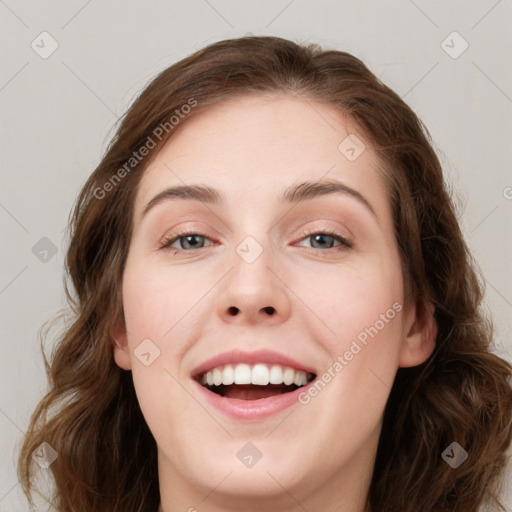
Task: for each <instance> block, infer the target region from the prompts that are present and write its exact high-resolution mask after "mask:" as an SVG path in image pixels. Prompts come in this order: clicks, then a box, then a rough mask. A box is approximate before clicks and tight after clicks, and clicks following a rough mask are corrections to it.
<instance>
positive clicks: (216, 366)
mask: <svg viewBox="0 0 512 512" xmlns="http://www.w3.org/2000/svg"><path fill="white" fill-rule="evenodd" d="M193 374H194V376H195V380H197V381H198V382H199V383H200V384H201V385H202V386H204V387H205V388H206V389H208V390H209V391H211V392H213V393H215V394H216V395H218V396H222V397H225V398H226V399H237V400H259V399H263V398H268V397H273V396H277V395H281V394H284V393H290V392H292V391H294V390H296V389H298V388H300V387H303V386H305V385H306V384H308V383H309V382H311V381H312V380H313V379H314V378H315V376H316V375H315V373H313V372H312V371H310V369H309V368H306V367H304V366H303V365H301V364H300V363H297V362H295V361H293V360H292V359H290V358H288V357H286V356H282V355H281V354H278V353H275V352H269V351H259V352H253V353H246V352H245V353H244V352H240V351H234V352H231V353H226V354H221V355H220V356H217V357H215V358H213V359H210V360H209V361H207V362H206V363H204V364H203V365H201V367H199V368H198V369H196V370H195V372H193Z"/></svg>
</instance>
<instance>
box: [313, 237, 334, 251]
mask: <svg viewBox="0 0 512 512" xmlns="http://www.w3.org/2000/svg"><path fill="white" fill-rule="evenodd" d="M312 238H313V240H314V241H315V242H316V241H317V239H320V240H322V239H325V238H330V239H331V240H333V237H332V236H331V235H313V237H312ZM320 244H321V247H325V245H326V244H325V241H324V242H322V241H320ZM327 245H329V248H330V247H332V244H327Z"/></svg>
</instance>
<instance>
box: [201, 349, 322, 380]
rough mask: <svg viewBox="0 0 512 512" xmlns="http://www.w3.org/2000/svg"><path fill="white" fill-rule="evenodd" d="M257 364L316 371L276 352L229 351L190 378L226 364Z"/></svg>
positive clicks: (202, 364)
mask: <svg viewBox="0 0 512 512" xmlns="http://www.w3.org/2000/svg"><path fill="white" fill-rule="evenodd" d="M240 363H245V364H257V363H267V364H279V365H282V366H288V367H290V368H293V369H294V370H301V371H304V372H307V373H314V374H316V371H315V370H314V369H313V368H311V367H310V366H309V365H306V364H304V363H300V362H299V361H296V360H295V359H292V358H291V357H289V356H285V355H283V354H280V353H278V352H274V351H272V350H257V351H255V352H244V351H242V350H231V351H229V352H223V353H222V354H218V355H216V356H214V357H212V358H210V359H208V360H206V361H204V362H203V363H201V364H200V365H199V366H197V367H196V368H194V369H193V370H192V374H191V375H192V378H197V377H200V376H201V375H203V374H204V373H206V372H208V371H210V370H212V369H213V368H216V367H218V366H222V365H226V364H240Z"/></svg>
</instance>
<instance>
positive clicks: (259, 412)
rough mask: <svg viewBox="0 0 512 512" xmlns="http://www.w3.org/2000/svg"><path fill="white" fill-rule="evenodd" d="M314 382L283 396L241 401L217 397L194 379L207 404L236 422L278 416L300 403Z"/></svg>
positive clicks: (194, 383)
mask: <svg viewBox="0 0 512 512" xmlns="http://www.w3.org/2000/svg"><path fill="white" fill-rule="evenodd" d="M313 382H314V381H311V382H310V383H309V384H307V385H306V386H302V387H301V388H297V389H295V390H294V391H290V392H289V393H282V394H281V395H275V396H269V397H267V398H259V399H258V400H239V399H236V398H226V397H223V396H220V395H217V394H216V393H213V392H212V391H209V390H208V389H206V388H205V387H204V386H202V385H201V384H199V382H197V381H196V380H194V379H192V385H193V386H195V387H196V388H197V389H198V390H199V393H200V394H201V395H202V396H203V397H204V399H205V400H206V402H207V403H209V404H210V405H211V406H213V407H214V408H215V409H217V410H218V411H220V412H221V413H224V414H226V415H228V416H230V417H231V418H234V419H236V420H262V419H265V418H268V417H270V416H273V415H275V414H278V413H279V412H281V411H284V410H285V409H287V408H288V407H291V406H292V405H294V404H296V403H298V399H299V394H301V393H303V392H305V391H306V392H307V389H308V388H309V386H311V385H312V384H313Z"/></svg>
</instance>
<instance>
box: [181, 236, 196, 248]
mask: <svg viewBox="0 0 512 512" xmlns="http://www.w3.org/2000/svg"><path fill="white" fill-rule="evenodd" d="M197 237H198V235H187V236H185V237H184V238H183V240H185V243H184V244H183V243H182V244H181V245H182V249H186V248H187V247H183V245H191V246H192V247H196V245H197V244H194V243H192V244H190V240H191V239H192V240H193V239H194V238H197Z"/></svg>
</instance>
